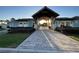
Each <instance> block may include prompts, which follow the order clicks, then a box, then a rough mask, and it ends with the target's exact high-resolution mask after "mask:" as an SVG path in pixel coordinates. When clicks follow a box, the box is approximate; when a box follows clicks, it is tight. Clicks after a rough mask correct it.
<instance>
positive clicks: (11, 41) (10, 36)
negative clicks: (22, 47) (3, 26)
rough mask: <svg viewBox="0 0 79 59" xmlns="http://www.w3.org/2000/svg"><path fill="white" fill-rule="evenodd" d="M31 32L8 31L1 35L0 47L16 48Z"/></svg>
mask: <svg viewBox="0 0 79 59" xmlns="http://www.w3.org/2000/svg"><path fill="white" fill-rule="evenodd" d="M29 35H31V33H7V34H3V35H0V47H5V48H15V47H17V46H18V45H19V44H20V43H21V42H23V41H24V40H25V38H27V37H28V36H29Z"/></svg>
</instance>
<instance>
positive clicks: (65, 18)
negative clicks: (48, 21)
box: [55, 17, 73, 21]
mask: <svg viewBox="0 0 79 59" xmlns="http://www.w3.org/2000/svg"><path fill="white" fill-rule="evenodd" d="M55 20H60V21H62V20H73V18H67V17H63V18H56V19H55Z"/></svg>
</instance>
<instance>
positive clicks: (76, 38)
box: [66, 33, 79, 41]
mask: <svg viewBox="0 0 79 59" xmlns="http://www.w3.org/2000/svg"><path fill="white" fill-rule="evenodd" d="M66 35H67V36H69V37H71V38H72V39H75V40H77V41H79V34H70V33H68V34H66Z"/></svg>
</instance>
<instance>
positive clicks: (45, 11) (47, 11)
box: [32, 6, 59, 18]
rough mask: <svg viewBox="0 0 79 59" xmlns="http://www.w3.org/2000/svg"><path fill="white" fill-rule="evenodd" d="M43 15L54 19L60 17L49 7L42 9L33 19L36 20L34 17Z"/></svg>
mask: <svg viewBox="0 0 79 59" xmlns="http://www.w3.org/2000/svg"><path fill="white" fill-rule="evenodd" d="M49 13H50V14H49ZM43 15H46V16H54V17H57V16H59V14H58V13H56V12H55V11H53V10H51V9H49V8H48V7H46V6H45V7H43V8H42V9H40V10H39V11H38V12H36V13H35V14H33V15H32V17H33V18H34V17H39V16H43Z"/></svg>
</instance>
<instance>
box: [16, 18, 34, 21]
mask: <svg viewBox="0 0 79 59" xmlns="http://www.w3.org/2000/svg"><path fill="white" fill-rule="evenodd" d="M29 20H33V18H23V19H18V20H16V21H29Z"/></svg>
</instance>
